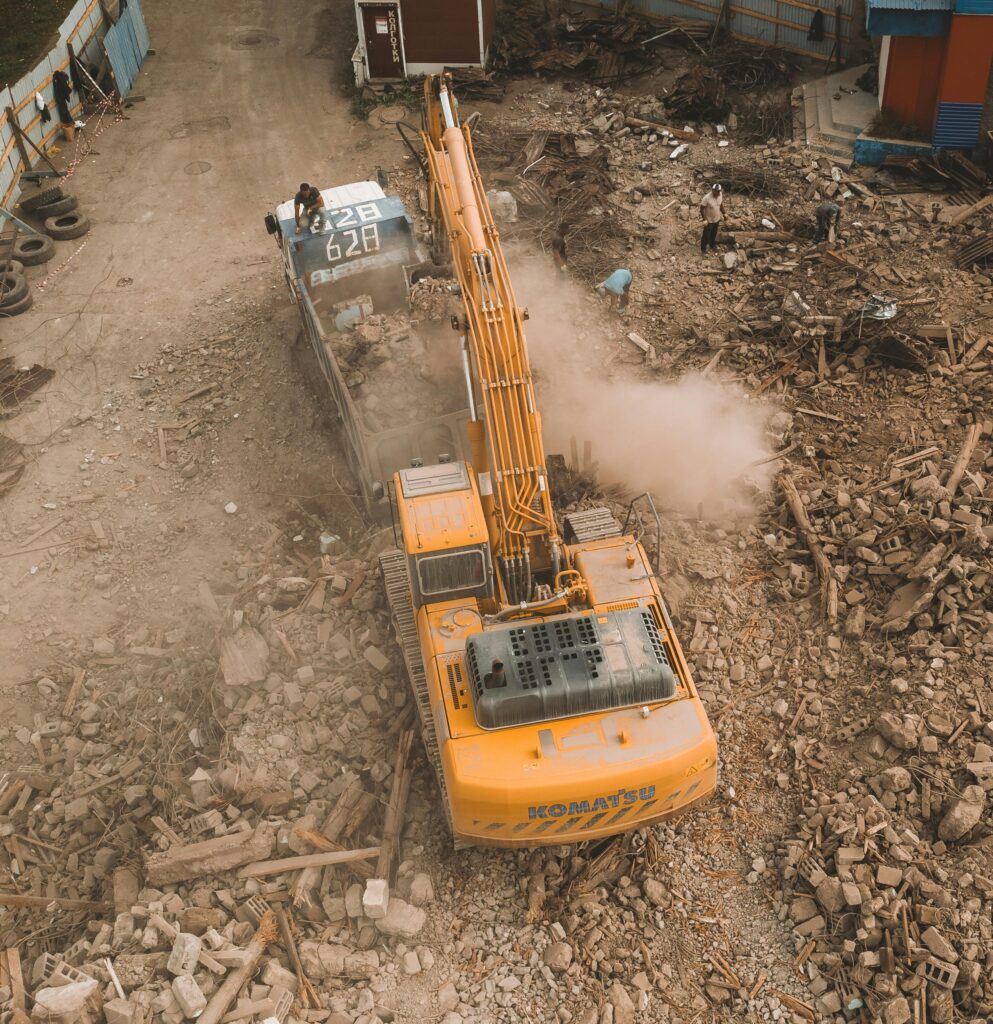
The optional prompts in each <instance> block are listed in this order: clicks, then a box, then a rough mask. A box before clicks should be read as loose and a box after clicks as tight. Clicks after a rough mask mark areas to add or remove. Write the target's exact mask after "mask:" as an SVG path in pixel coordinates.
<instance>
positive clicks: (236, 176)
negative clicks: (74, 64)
mask: <svg viewBox="0 0 993 1024" xmlns="http://www.w3.org/2000/svg"><path fill="white" fill-rule="evenodd" d="M348 13H349V12H348V11H347V9H346V7H345V5H343V4H338V5H335V8H334V9H333V10H332V11H329V10H328V9H325V8H322V7H320V6H319V5H318V6H315V5H312V4H305V3H303V2H302V0H296V2H290V3H285V4H281V5H279V9H278V16H277V13H276V9H275V8H274V7H273V5H269V4H259V3H250V2H224V3H218V4H210V5H204V4H199V3H194V2H191V0H186V2H180V3H170V4H165V3H161V2H158V3H156V2H149V3H148V4H147V5H146V17H147V20H148V24H149V31H150V34H151V39H152V41H153V47H154V49H155V51H156V52H155V55H154V56H151V57H150V58H149V59H148V61H147V62H146V64H145V67H144V69H143V71H142V74H141V76H140V79H139V82H138V84H137V85H136V87H135V91H136V92H140V93H141V94H143V95H144V96H145V97H146V100H145V101H144V102H143V103H140V104H136V105H134V106H132V107H130V108H129V110H128V112H127V119H126V120H124V121H121V122H118V123H111V122H103V123H102V124H100V125H98V124H96V123H91V125H90V126H89V127H88V128H87V130H86V132H85V133H83V135H84V143H83V144H84V145H85V141H86V139H87V138H88V139H89V141H90V142H91V143H92V148H93V152H92V153H91V155H90V156H89V157H88V158H87V159H86V160H85V161H83V162H82V163H81V164H80V166H79V167H78V168H77V169H76V171H75V173H74V175H73V177H72V179H71V180H70V182H69V185H68V190H70V191H71V192H73V193H74V194H75V195H77V196H78V198H79V201H80V206H81V208H82V209H83V210H84V211H85V212H86V213H87V214H88V216H89V217H90V219H91V220H92V222H93V229H92V230H91V231H90V233H89V234H88V235H87V236H86V238H85V239H84V241H85V245H84V246H83V247H82V249H81V250H79V243H78V242H71V243H70V242H61V243H59V244H58V252H57V254H56V257H55V259H54V260H52V261H51V262H50V263H48V264H47V265H45V266H42V267H38V268H33V269H32V270H31V271H30V272H29V276H30V278H31V280H32V282H33V283H34V284H35V285H38V284H39V283H40V282H42V281H45V280H46V279H47V283H46V285H45V288H44V290H43V291H40V290H36V292H35V294H36V301H35V304H34V307H33V309H32V310H31V311H30V312H29V313H28V314H25V315H23V316H21V317H19V318H17V319H16V320H13V321H11V322H10V323H9V324H5V325H4V326H3V328H2V337H3V346H4V351H5V354H10V355H13V356H14V357H15V359H16V362H17V364H18V365H21V364H28V363H32V362H38V363H41V364H43V365H45V366H48V367H51V368H52V369H54V370H55V372H56V377H55V379H54V381H53V382H52V384H51V385H50V386H49V387H48V388H46V389H45V390H44V391H42V392H41V393H39V396H38V397H37V400H36V401H34V402H33V404H32V405H31V406H30V408H29V409H27V410H25V411H24V412H23V413H22V414H21V415H19V416H18V417H17V418H16V419H14V420H11V421H10V422H9V423H7V424H5V431H6V432H7V433H8V434H9V435H10V436H12V437H14V438H15V439H16V440H18V441H19V442H21V443H23V444H25V445H26V446H27V449H26V451H27V453H28V455H29V457H30V459H31V465H30V467H29V469H28V471H27V473H26V475H25V477H24V478H23V480H22V483H21V485H20V486H19V487H18V489H17V490H16V491H15V493H14V494H12V495H11V496H10V497H9V498H8V499H7V501H6V502H5V503H4V505H3V507H2V509H0V517H2V518H0V530H2V539H0V543H2V547H3V550H4V551H5V552H8V551H12V550H14V549H16V548H17V547H19V546H21V545H23V544H24V542H25V540H27V539H28V538H30V537H32V536H33V535H35V534H36V533H37V532H38V531H40V530H42V529H44V528H45V527H51V529H49V530H48V531H47V532H46V533H45V534H44V538H43V540H41V541H40V543H46V542H48V541H51V542H52V544H53V547H52V549H50V550H47V551H46V550H32V551H31V552H29V553H27V554H24V555H20V556H17V557H8V558H6V559H4V561H3V572H2V574H0V608H2V609H3V614H2V616H0V657H2V658H3V661H4V665H5V668H4V671H3V676H4V680H5V682H6V683H17V682H19V681H21V680H22V679H23V678H24V677H25V674H26V673H28V672H30V671H32V670H37V669H40V668H42V667H44V666H45V665H46V664H47V663H48V662H50V660H51V659H52V658H53V657H62V658H64V659H69V660H71V657H72V652H73V650H74V649H75V648H76V646H77V645H81V647H82V648H83V649H85V650H89V649H90V646H91V645H92V639H93V638H94V637H99V636H103V635H111V636H113V635H114V634H115V631H119V630H121V629H123V628H125V627H126V624H127V623H128V621H129V619H131V618H133V617H134V613H135V612H136V611H137V610H138V609H139V608H140V609H141V610H142V611H143V612H144V613H152V614H156V613H159V612H161V613H162V615H163V618H162V625H163V627H166V628H167V627H168V622H169V615H170V614H171V613H174V612H175V611H176V610H177V602H179V603H180V604H181V603H182V601H183V600H184V599H185V595H186V594H188V593H189V592H190V587H191V584H195V581H196V580H197V579H198V578H202V577H204V576H206V575H209V574H211V573H215V572H216V571H217V570H219V569H220V568H221V567H222V566H223V565H224V564H225V562H226V560H228V559H231V558H232V557H233V554H234V552H235V551H236V550H238V549H239V546H241V547H243V546H244V545H243V542H244V540H245V538H246V535H247V534H249V533H250V532H251V531H252V530H254V529H256V528H259V526H260V524H261V523H262V522H263V521H264V520H266V519H267V518H272V517H279V516H281V515H282V514H283V513H284V512H285V510H286V508H287V507H288V502H290V501H291V500H293V501H300V502H303V503H309V506H308V507H309V509H310V510H312V511H315V510H316V511H318V513H319V514H323V513H322V512H321V510H322V509H323V510H324V511H325V512H330V508H331V507H333V504H334V502H333V501H332V502H331V506H328V505H327V503H326V502H325V503H324V504H323V505H322V501H324V497H327V495H326V492H327V491H328V490H329V487H328V480H329V479H330V478H331V477H330V473H331V469H332V466H331V460H332V452H333V450H334V447H335V446H334V444H333V437H332V435H331V433H330V432H329V431H328V430H327V429H326V428H327V424H326V423H325V422H324V417H325V415H326V404H325V403H324V402H323V401H320V400H315V401H313V402H312V403H311V404H309V405H308V404H306V403H305V402H304V401H301V399H302V398H303V399H305V398H306V396H307V394H308V392H307V390H306V386H305V385H304V386H302V384H303V381H302V377H301V373H305V372H306V369H307V365H306V361H305V360H304V361H302V362H301V361H300V360H297V361H294V358H293V356H292V350H291V343H292V341H293V338H294V337H295V334H296V330H297V325H296V320H295V317H294V316H293V315H291V314H290V312H289V311H288V302H287V299H286V295H285V290H284V288H283V283H282V280H281V275H280V271H279V269H278V262H277V255H276V250H275V247H274V246H273V245H272V243H271V241H270V239H269V238H268V236H267V235H266V233H265V230H264V226H263V223H262V219H263V216H264V214H265V213H266V211H267V210H268V209H270V208H272V207H273V206H274V205H275V204H276V203H277V202H279V201H281V200H283V199H285V198H287V197H288V196H289V195H291V194H292V193H293V191H295V188H296V186H297V184H298V183H299V181H300V180H302V179H305V178H309V179H310V180H313V181H318V182H320V183H322V184H330V183H333V182H339V181H347V180H353V179H355V178H359V177H366V176H368V175H369V174H371V173H373V172H374V170H375V168H376V166H377V164H379V163H384V165H385V166H389V164H388V161H389V160H391V159H395V158H397V156H398V154H397V153H396V148H397V147H396V146H395V144H394V142H393V139H392V138H390V137H387V136H386V135H385V133H382V134H377V133H376V132H374V131H373V130H372V129H369V128H367V127H366V126H365V125H364V124H362V123H361V122H357V121H356V120H355V119H354V118H353V117H351V116H350V112H349V109H348V100H347V98H345V97H344V96H343V93H342V90H341V88H340V85H339V80H340V71H341V68H343V67H347V65H346V63H345V60H344V58H345V57H347V53H346V50H347V49H348V45H349V43H348V40H349V38H350V37H349V35H348V33H347V32H346V31H344V29H345V27H347V26H346V23H347V20H348ZM333 57H336V58H338V59H337V60H332V58H333ZM101 129H102V130H101ZM71 155H72V150H71V148H70V147H68V146H67V147H66V149H65V150H64V151H63V153H62V154H61V155H60V158H61V159H64V160H67V159H69V157H70V156H71ZM77 250H79V251H77ZM66 260H68V262H67V263H65V265H64V266H61V267H60V265H61V264H63V263H64V261H66ZM301 367H302V369H301ZM211 384H213V385H214V388H213V389H212V390H211V391H209V392H207V393H206V394H205V395H204V396H202V397H199V398H197V399H191V400H188V401H185V402H181V401H179V400H180V399H181V398H182V397H183V396H185V395H187V394H189V393H190V392H191V391H194V390H196V389H197V388H199V387H205V386H208V385H211ZM189 421H195V422H193V423H192V424H191V425H189V426H188V427H187V428H186V430H185V431H173V430H168V429H167V430H166V433H165V441H166V444H167V446H168V448H167V459H168V462H167V466H166V468H162V466H161V465H160V463H161V451H160V447H159V436H158V435H159V430H158V428H159V427H160V426H161V425H162V424H168V423H177V422H179V423H189ZM181 471H182V472H181ZM322 495H324V497H322ZM315 496H316V497H315ZM231 501H233V502H235V503H236V504H237V505H238V506H239V512H238V513H237V514H236V515H227V514H225V512H224V506H225V505H226V504H227V503H228V502H231ZM344 507H345V508H347V507H348V506H347V502H346V503H345V505H344ZM94 520H96V521H98V530H100V529H102V532H103V534H104V536H105V538H106V539H105V541H104V547H102V548H101V547H99V546H98V544H97V543H95V542H94V538H93V531H92V528H91V525H90V524H91V521H94ZM56 523H58V525H54V526H53V524H56ZM325 525H326V526H327V527H328V528H335V527H336V524H335V523H334V522H330V521H328V522H326V523H325ZM337 526H338V527H340V526H341V523H338V524H337ZM76 537H80V538H83V540H82V542H80V543H76V544H67V545H64V546H62V545H61V543H59V542H62V541H68V540H72V539H73V538H76ZM57 543H58V544H59V546H57V547H56V546H55V545H56V544H57ZM29 546H30V547H32V548H35V549H37V548H38V546H39V544H38V542H35V543H34V544H32V545H29ZM90 549H92V550H90ZM95 581H96V582H95ZM21 713H22V714H24V713H26V712H25V711H24V710H23V708H22V711H21Z"/></svg>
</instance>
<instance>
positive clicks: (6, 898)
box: [0, 847, 379, 914]
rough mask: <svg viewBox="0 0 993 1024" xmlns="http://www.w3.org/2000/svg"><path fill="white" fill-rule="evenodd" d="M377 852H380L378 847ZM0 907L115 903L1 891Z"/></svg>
mask: <svg viewBox="0 0 993 1024" xmlns="http://www.w3.org/2000/svg"><path fill="white" fill-rule="evenodd" d="M376 853H379V849H378V847H377V849H376ZM0 907H38V908H40V909H45V908H46V907H54V908H55V909H56V910H72V911H77V910H79V911H90V912H92V913H96V914H112V913H113V912H114V904H113V903H100V902H97V901H96V900H71V899H66V898H65V897H63V896H22V895H20V893H12V892H0Z"/></svg>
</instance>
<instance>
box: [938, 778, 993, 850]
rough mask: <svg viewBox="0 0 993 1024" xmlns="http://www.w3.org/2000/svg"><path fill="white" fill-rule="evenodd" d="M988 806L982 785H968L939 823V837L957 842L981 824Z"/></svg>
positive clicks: (946, 840)
mask: <svg viewBox="0 0 993 1024" xmlns="http://www.w3.org/2000/svg"><path fill="white" fill-rule="evenodd" d="M985 807H986V793H985V792H984V791H983V787H982V786H966V787H965V789H964V790H962V796H960V797H957V798H956V799H954V800H953V801H952V802H951V804H950V806H949V808H948V810H947V811H946V813H945V816H944V817H943V818H942V819H941V821H940V823H939V824H938V838H939V839H942V840H944V841H945V842H955V841H956V840H958V839H961V838H962V837H963V836H965V835H967V834H968V833H969V832H971V831H972V830H973V829H974V828H975V827H976V825H978V824H979V821H980V819H981V818H982V816H983V810H984V809H985Z"/></svg>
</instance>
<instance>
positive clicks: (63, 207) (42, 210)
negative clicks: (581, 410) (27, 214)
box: [31, 196, 79, 220]
mask: <svg viewBox="0 0 993 1024" xmlns="http://www.w3.org/2000/svg"><path fill="white" fill-rule="evenodd" d="M77 206H79V200H78V199H77V198H76V197H75V196H66V197H65V198H64V199H57V200H56V201H55V202H54V203H45V205H44V206H36V207H35V208H34V209H33V210H32V211H31V212H32V213H33V214H34V216H35V217H38V218H39V219H40V220H47V219H48V218H49V217H59V216H61V215H62V214H63V213H71V212H72V211H73V210H75V209H76V207H77Z"/></svg>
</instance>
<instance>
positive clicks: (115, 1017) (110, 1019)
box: [103, 999, 134, 1024]
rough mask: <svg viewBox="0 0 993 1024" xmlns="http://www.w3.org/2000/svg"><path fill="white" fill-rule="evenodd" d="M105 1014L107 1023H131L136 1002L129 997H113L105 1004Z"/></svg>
mask: <svg viewBox="0 0 993 1024" xmlns="http://www.w3.org/2000/svg"><path fill="white" fill-rule="evenodd" d="M103 1016H104V1020H105V1021H106V1022H107V1024H131V1019H132V1017H133V1016H134V1004H133V1003H130V1002H128V1000H127V999H111V1000H110V1002H109V1003H104V1004H103Z"/></svg>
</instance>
